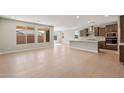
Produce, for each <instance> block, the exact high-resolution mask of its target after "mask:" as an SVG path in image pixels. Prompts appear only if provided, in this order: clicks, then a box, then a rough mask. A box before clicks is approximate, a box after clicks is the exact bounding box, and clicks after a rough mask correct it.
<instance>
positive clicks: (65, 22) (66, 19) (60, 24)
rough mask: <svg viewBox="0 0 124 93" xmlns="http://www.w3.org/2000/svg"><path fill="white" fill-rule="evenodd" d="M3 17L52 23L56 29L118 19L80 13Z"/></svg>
mask: <svg viewBox="0 0 124 93" xmlns="http://www.w3.org/2000/svg"><path fill="white" fill-rule="evenodd" d="M1 17H5V18H9V19H16V20H21V21H28V22H35V23H40V24H45V25H52V26H55V31H61V30H74V29H75V30H76V29H79V28H86V27H88V26H90V25H91V23H88V21H93V22H94V25H100V24H105V23H110V22H115V21H117V19H118V16H116V15H109V16H104V15H79V18H77V16H76V15H4V16H1Z"/></svg>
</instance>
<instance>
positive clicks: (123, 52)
mask: <svg viewBox="0 0 124 93" xmlns="http://www.w3.org/2000/svg"><path fill="white" fill-rule="evenodd" d="M119 49H120V55H119V57H120V62H123V64H124V45H120V48H119Z"/></svg>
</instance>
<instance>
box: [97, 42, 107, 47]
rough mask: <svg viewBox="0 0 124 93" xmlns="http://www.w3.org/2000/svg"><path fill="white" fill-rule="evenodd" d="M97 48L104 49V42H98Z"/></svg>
mask: <svg viewBox="0 0 124 93" xmlns="http://www.w3.org/2000/svg"><path fill="white" fill-rule="evenodd" d="M98 47H99V49H106V44H105V41H100V42H99V43H98Z"/></svg>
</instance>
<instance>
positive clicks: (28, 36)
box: [16, 26, 35, 44]
mask: <svg viewBox="0 0 124 93" xmlns="http://www.w3.org/2000/svg"><path fill="white" fill-rule="evenodd" d="M34 42H35V35H34V28H33V27H30V26H16V43H17V44H26V43H34Z"/></svg>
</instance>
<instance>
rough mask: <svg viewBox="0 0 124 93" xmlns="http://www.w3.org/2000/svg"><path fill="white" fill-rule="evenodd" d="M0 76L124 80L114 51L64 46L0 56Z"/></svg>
mask: <svg viewBox="0 0 124 93" xmlns="http://www.w3.org/2000/svg"><path fill="white" fill-rule="evenodd" d="M0 77H21V78H23V77H29V78H30V77H31V78H33V77H36V78H40V77H48V78H50V77H56V78H58V77H64V78H66V77H73V78H75V77H88V78H90V77H124V66H123V65H122V64H121V63H120V62H119V59H118V54H117V52H116V51H109V50H101V52H100V53H98V54H95V53H90V52H85V51H80V50H76V49H71V48H69V47H68V46H65V45H59V44H58V45H56V46H54V48H45V49H40V50H32V51H26V52H19V53H13V54H4V55H0Z"/></svg>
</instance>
